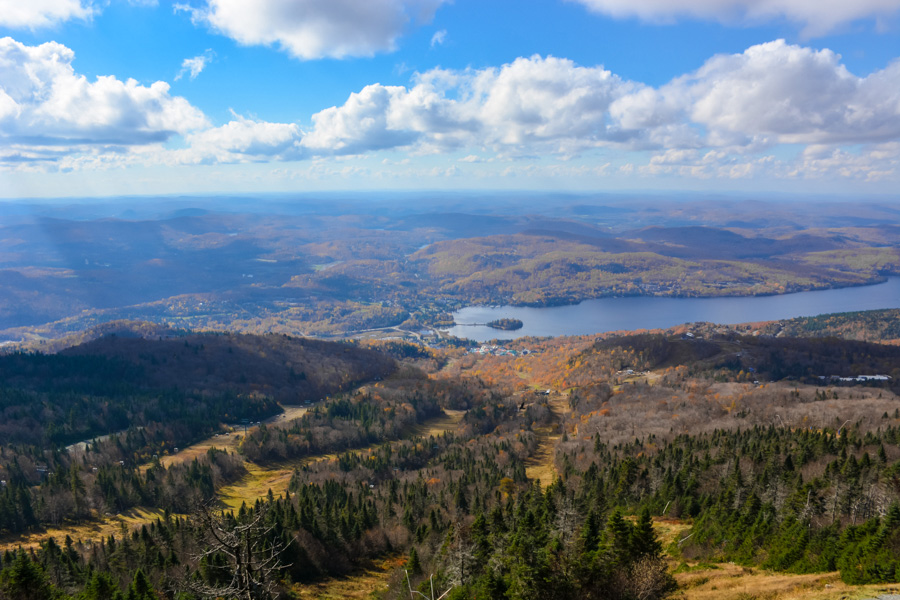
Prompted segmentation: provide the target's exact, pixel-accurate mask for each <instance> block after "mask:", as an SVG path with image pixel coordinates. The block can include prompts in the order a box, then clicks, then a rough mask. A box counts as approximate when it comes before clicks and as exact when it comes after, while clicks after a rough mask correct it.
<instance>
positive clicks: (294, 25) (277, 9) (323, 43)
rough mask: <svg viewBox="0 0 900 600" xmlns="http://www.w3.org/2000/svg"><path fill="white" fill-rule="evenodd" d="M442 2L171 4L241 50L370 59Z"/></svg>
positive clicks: (227, 0)
mask: <svg viewBox="0 0 900 600" xmlns="http://www.w3.org/2000/svg"><path fill="white" fill-rule="evenodd" d="M445 1H446V0H366V1H365V2H359V1H358V0H255V1H254V2H246V0H207V3H206V5H205V6H204V7H203V8H193V7H190V6H186V5H176V10H179V9H180V10H187V11H189V12H190V13H191V15H192V18H193V20H194V21H195V22H198V23H206V24H208V25H209V26H211V27H212V28H213V29H215V30H216V31H219V32H220V33H222V34H224V35H226V36H228V37H230V38H232V39H234V40H236V41H237V42H238V43H241V44H244V45H264V46H269V45H278V46H279V47H280V48H282V49H283V50H285V51H287V52H288V53H290V54H291V55H292V56H294V57H295V58H300V59H304V60H310V59H318V58H324V57H331V58H344V57H348V56H371V55H373V54H375V53H377V52H389V51H391V50H394V48H395V46H396V41H397V39H398V38H399V37H400V36H401V35H402V34H403V33H404V31H405V30H406V29H407V28H408V27H409V26H416V25H421V24H424V23H427V22H429V21H431V19H432V18H433V17H434V13H435V11H436V10H437V9H438V7H439V6H440V5H441V4H443V3H444V2H445Z"/></svg>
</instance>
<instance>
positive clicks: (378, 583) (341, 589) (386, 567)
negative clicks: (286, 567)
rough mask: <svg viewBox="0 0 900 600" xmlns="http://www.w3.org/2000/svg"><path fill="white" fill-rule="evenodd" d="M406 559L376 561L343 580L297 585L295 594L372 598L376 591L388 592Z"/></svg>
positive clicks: (329, 599)
mask: <svg viewBox="0 0 900 600" xmlns="http://www.w3.org/2000/svg"><path fill="white" fill-rule="evenodd" d="M404 561H405V558H403V557H392V558H387V559H382V560H378V561H376V562H375V563H374V564H372V565H371V566H370V567H369V568H367V569H364V570H363V571H362V572H359V573H354V574H353V575H350V576H349V577H344V578H341V579H326V580H324V581H320V582H318V583H315V584H312V585H300V584H296V585H294V587H293V590H292V591H293V592H294V593H295V594H296V595H297V597H298V598H309V599H310V600H311V599H313V598H316V599H317V600H339V599H340V598H370V597H371V596H372V594H373V593H374V592H376V591H380V590H382V591H383V590H386V589H387V586H388V581H389V579H390V577H391V574H392V573H393V572H394V571H395V570H396V569H397V568H399V567H401V566H403V563H404Z"/></svg>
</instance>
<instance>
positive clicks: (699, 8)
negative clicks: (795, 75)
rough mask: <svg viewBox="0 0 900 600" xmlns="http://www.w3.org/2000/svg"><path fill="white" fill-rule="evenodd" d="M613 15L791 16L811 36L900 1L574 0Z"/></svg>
mask: <svg viewBox="0 0 900 600" xmlns="http://www.w3.org/2000/svg"><path fill="white" fill-rule="evenodd" d="M572 1H575V2H579V3H581V4H583V5H585V6H586V7H588V8H589V9H591V10H593V11H595V12H599V13H602V14H606V15H610V16H613V17H619V18H623V17H637V18H639V19H643V20H646V21H651V22H666V21H669V20H672V19H675V18H677V17H688V18H695V19H705V20H714V21H720V22H724V23H760V22H769V21H772V20H777V19H787V20H789V21H793V22H795V23H799V24H801V25H802V26H803V28H804V30H803V31H804V34H805V35H808V36H819V35H824V34H826V33H829V32H831V31H833V30H834V29H836V28H838V27H840V26H842V25H846V24H848V23H852V22H854V21H857V20H860V19H868V18H883V17H886V16H891V15H896V14H897V13H898V12H900V0H852V1H848V0H689V1H687V2H673V1H672V0H572Z"/></svg>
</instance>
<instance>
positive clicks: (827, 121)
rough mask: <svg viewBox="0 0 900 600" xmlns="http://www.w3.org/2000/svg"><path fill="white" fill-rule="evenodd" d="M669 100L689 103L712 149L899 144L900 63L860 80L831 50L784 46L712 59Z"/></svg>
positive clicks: (682, 81)
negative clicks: (762, 143)
mask: <svg viewBox="0 0 900 600" xmlns="http://www.w3.org/2000/svg"><path fill="white" fill-rule="evenodd" d="M662 94H663V95H666V94H669V95H671V96H675V97H679V98H683V99H685V100H687V101H688V103H689V104H688V115H689V118H690V120H691V121H693V122H694V123H698V124H701V125H703V126H705V127H706V128H708V130H709V131H710V140H709V142H710V143H714V144H717V145H726V144H729V143H740V144H745V143H750V141H751V140H754V139H760V138H771V140H772V141H773V142H781V143H806V144H809V143H866V142H877V141H882V140H887V139H897V138H898V137H900V62H894V63H893V64H891V65H889V66H888V67H887V68H886V69H884V70H882V71H877V72H875V73H873V74H871V75H869V76H868V77H865V78H860V77H857V76H855V75H853V74H851V73H850V72H849V71H848V70H847V69H846V67H844V65H842V64H841V63H840V57H839V56H838V55H836V54H834V53H833V52H831V51H830V50H813V49H810V48H804V47H800V46H793V45H788V44H786V43H785V42H784V41H783V40H778V41H775V42H769V43H766V44H760V45H757V46H752V47H751V48H749V49H747V50H746V51H745V52H744V53H742V54H733V55H722V56H716V57H713V58H711V59H710V60H709V61H707V63H706V64H705V65H704V66H703V67H701V68H700V69H699V70H698V71H696V72H695V73H693V74H691V75H688V76H685V77H683V78H681V79H678V80H676V81H675V82H673V83H672V84H671V86H668V88H666V89H664V90H663V91H662Z"/></svg>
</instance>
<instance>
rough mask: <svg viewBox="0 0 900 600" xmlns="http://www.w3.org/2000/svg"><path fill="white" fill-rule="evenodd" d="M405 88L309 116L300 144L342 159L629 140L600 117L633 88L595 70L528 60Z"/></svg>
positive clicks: (437, 75) (555, 148)
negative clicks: (401, 150)
mask: <svg viewBox="0 0 900 600" xmlns="http://www.w3.org/2000/svg"><path fill="white" fill-rule="evenodd" d="M414 81H415V85H413V86H412V87H411V88H405V87H399V86H390V87H389V86H383V85H379V84H374V85H370V86H367V87H366V88H364V89H363V90H362V91H361V92H359V93H354V94H351V96H350V98H349V99H348V100H347V102H346V103H345V104H344V105H343V106H340V107H332V108H329V109H326V110H323V111H321V112H319V113H317V114H316V115H313V124H314V127H313V130H312V131H311V132H310V133H309V135H308V136H307V137H306V138H305V139H304V140H303V145H304V146H306V147H308V148H310V149H311V150H314V151H320V152H323V153H328V152H339V153H345V154H346V153H362V152H367V151H371V150H379V149H384V148H393V147H398V146H411V145H413V144H416V145H417V148H418V150H420V151H425V152H429V151H442V150H447V149H453V148H459V147H463V146H489V147H492V148H494V149H502V150H503V151H506V152H514V153H515V152H518V153H521V152H525V153H530V152H538V151H550V152H556V153H563V154H566V153H571V152H578V151H579V150H580V149H584V148H589V147H593V146H598V145H604V144H609V143H618V142H626V141H628V140H629V139H630V138H631V137H633V135H634V134H633V133H632V132H627V131H622V130H620V129H618V128H617V127H615V126H614V124H612V123H610V122H609V119H608V110H609V107H610V104H611V103H612V102H613V101H615V100H616V99H617V98H620V97H622V96H623V95H625V94H627V93H629V92H630V91H632V90H633V89H634V87H635V86H634V84H631V83H629V82H624V81H622V80H621V79H619V78H618V77H616V76H615V75H613V74H612V73H610V72H609V71H607V70H605V69H603V68H601V67H580V66H577V65H575V64H574V63H573V62H572V61H569V60H565V59H559V58H554V57H547V58H541V57H539V56H533V57H531V58H520V59H517V60H515V61H514V62H512V63H510V64H507V65H503V66H502V67H501V68H500V69H483V70H467V71H449V70H442V69H434V70H432V71H428V72H426V73H423V74H420V75H418V76H417V77H416V78H415V80H414Z"/></svg>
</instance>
